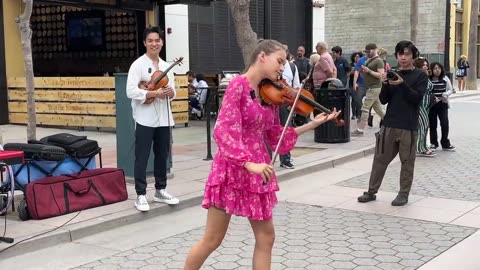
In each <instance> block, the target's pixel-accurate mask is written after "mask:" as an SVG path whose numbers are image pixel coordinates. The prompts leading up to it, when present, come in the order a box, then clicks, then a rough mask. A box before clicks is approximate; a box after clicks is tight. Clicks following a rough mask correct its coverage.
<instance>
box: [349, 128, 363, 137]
mask: <svg viewBox="0 0 480 270" xmlns="http://www.w3.org/2000/svg"><path fill="white" fill-rule="evenodd" d="M350 135H351V136H354V137H361V136H363V131H360V130H358V129H355V130H354V131H352V132H351V133H350Z"/></svg>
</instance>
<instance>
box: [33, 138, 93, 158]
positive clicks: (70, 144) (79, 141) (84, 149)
mask: <svg viewBox="0 0 480 270" xmlns="http://www.w3.org/2000/svg"><path fill="white" fill-rule="evenodd" d="M40 141H41V142H43V143H47V144H50V145H55V146H59V147H62V148H63V149H65V151H66V152H67V154H68V155H69V156H71V157H75V158H90V157H93V156H95V155H96V154H98V153H99V152H100V150H101V148H100V147H98V142H97V141H94V140H89V139H87V137H86V136H77V135H73V134H69V133H58V134H54V135H50V136H47V137H44V138H42V139H40Z"/></svg>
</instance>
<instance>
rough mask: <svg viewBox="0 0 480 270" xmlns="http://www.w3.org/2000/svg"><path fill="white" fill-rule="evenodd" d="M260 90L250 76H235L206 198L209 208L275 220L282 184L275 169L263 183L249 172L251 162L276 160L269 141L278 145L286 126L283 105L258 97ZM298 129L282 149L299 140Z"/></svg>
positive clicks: (222, 113) (221, 115) (218, 134)
mask: <svg viewBox="0 0 480 270" xmlns="http://www.w3.org/2000/svg"><path fill="white" fill-rule="evenodd" d="M251 91H254V90H253V89H252V88H251V87H250V84H249V82H248V80H247V79H246V78H245V77H244V76H238V77H236V78H235V79H233V80H232V81H231V82H230V84H229V86H228V87H227V90H226V91H225V95H224V98H223V101H222V107H221V109H220V112H219V115H218V118H217V122H216V124H215V128H214V131H213V137H214V140H215V142H216V144H217V147H218V150H217V153H216V155H215V157H214V159H213V162H212V167H211V172H210V174H209V176H208V179H207V182H206V185H205V193H204V198H203V202H202V207H203V208H206V209H208V208H210V207H212V206H214V207H217V208H220V209H224V210H225V212H226V213H227V214H230V215H236V216H243V217H247V218H250V219H252V220H269V219H271V218H272V212H273V208H274V206H275V205H276V204H277V196H276V194H275V193H276V191H278V190H279V186H278V182H277V177H276V176H275V174H274V175H273V176H272V177H271V179H270V181H269V182H268V183H267V184H266V185H263V178H262V176H261V175H259V174H253V173H249V172H248V171H247V169H245V168H244V167H243V166H244V164H245V162H247V161H248V162H255V163H267V164H269V163H270V161H271V158H270V154H269V151H268V149H267V144H268V145H269V147H270V149H275V148H276V146H277V143H278V141H279V139H280V135H281V133H282V130H283V127H282V126H281V125H280V119H279V109H278V106H272V105H262V103H261V101H260V99H259V98H255V97H253V98H252V95H251V94H250V93H251ZM297 137H298V136H297V133H296V132H295V130H294V129H293V128H291V127H288V128H287V131H286V133H285V137H284V140H283V141H282V143H281V145H280V148H279V153H280V154H286V153H288V152H289V151H290V150H291V149H292V148H293V147H294V146H295V143H296V141H297Z"/></svg>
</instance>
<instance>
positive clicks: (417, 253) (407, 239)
mask: <svg viewBox="0 0 480 270" xmlns="http://www.w3.org/2000/svg"><path fill="white" fill-rule="evenodd" d="M303 213H308V215H307V214H303ZM312 214H315V215H312ZM274 216H275V217H274V219H275V224H280V225H278V226H276V228H275V229H276V234H277V237H276V240H275V245H274V249H273V255H272V269H285V270H294V269H326V270H330V269H360V270H362V269H363V270H369V269H376V270H378V269H382V270H383V269H386V270H395V269H402V270H409V269H416V268H418V267H419V266H420V265H422V264H424V263H425V262H427V261H429V260H431V259H432V258H434V257H436V256H438V255H439V254H441V253H442V252H443V251H445V250H446V249H448V248H450V247H451V246H453V245H455V244H456V243H458V242H460V241H462V240H463V239H465V238H466V237H468V236H469V235H471V234H472V233H474V232H475V231H476V230H475V229H473V228H468V227H463V226H456V225H449V224H441V223H435V222H426V221H419V220H414V219H407V218H400V217H392V216H386V215H378V214H365V213H361V212H356V211H351V210H344V209H336V208H326V207H313V206H309V205H303V204H296V203H283V202H282V203H279V205H278V207H277V208H276V209H275V212H274ZM276 217H280V218H279V219H280V222H277V220H276ZM306 217H308V218H312V219H314V220H316V219H315V217H322V218H324V217H327V218H324V220H323V221H324V222H325V226H323V227H322V226H316V225H313V223H309V222H310V221H309V220H308V218H306ZM333 217H336V219H334V218H333ZM301 218H306V219H304V220H302V219H301ZM344 219H348V220H352V221H351V224H348V223H347V222H348V221H344ZM292 220H302V222H301V223H303V225H302V226H298V224H296V225H294V224H295V223H298V222H291V221H292ZM334 220H335V221H334ZM338 220H341V221H342V222H343V223H338V222H337V221H338ZM397 224H400V225H401V226H398V225H397ZM327 225H328V226H327ZM204 230H205V228H204V227H199V228H196V229H194V230H191V231H188V232H186V233H182V234H178V235H176V236H172V237H169V238H166V239H162V240H160V241H157V242H154V243H150V244H147V245H144V246H141V247H137V248H135V249H133V250H129V251H125V252H120V253H118V254H115V255H113V256H110V257H107V258H104V259H101V260H98V261H95V262H92V263H89V264H86V265H83V266H80V267H79V268H76V270H85V269H94V270H97V269H182V268H183V264H184V261H185V258H186V256H187V253H188V252H189V250H190V248H191V246H192V245H193V244H194V243H195V242H196V241H198V240H199V239H200V238H201V237H202V235H203V232H204ZM389 230H392V233H390V232H388V231H389ZM240 231H241V232H240ZM430 231H432V232H433V233H430ZM254 247H255V240H254V236H253V232H252V230H251V229H250V225H249V224H248V221H247V220H246V219H242V218H238V217H233V218H232V220H231V226H230V227H229V230H228V231H227V234H226V237H225V240H224V242H223V243H222V244H221V246H220V247H219V248H218V249H217V250H216V251H214V252H213V253H212V254H211V256H210V257H209V258H208V259H207V261H206V262H205V264H204V266H203V267H202V269H207V270H218V269H235V270H239V269H240V270H242V269H251V267H252V266H251V264H252V256H253V250H254Z"/></svg>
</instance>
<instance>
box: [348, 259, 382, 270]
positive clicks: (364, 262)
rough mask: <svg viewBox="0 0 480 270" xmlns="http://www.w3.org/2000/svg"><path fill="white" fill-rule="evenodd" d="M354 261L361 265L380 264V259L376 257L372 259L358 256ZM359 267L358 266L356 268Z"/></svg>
mask: <svg viewBox="0 0 480 270" xmlns="http://www.w3.org/2000/svg"><path fill="white" fill-rule="evenodd" d="M352 262H353V263H354V264H356V265H361V266H374V265H377V264H379V261H377V260H375V259H370V258H356V259H354V260H352ZM355 269H358V268H355Z"/></svg>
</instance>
